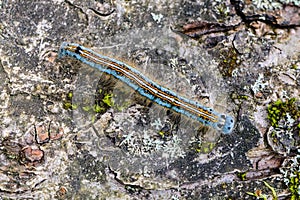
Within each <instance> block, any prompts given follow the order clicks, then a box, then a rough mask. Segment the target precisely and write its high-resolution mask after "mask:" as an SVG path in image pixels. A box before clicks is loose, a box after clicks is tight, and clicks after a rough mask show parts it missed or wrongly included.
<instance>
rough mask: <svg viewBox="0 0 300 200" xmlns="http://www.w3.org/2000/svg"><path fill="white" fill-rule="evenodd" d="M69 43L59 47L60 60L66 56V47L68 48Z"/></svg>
mask: <svg viewBox="0 0 300 200" xmlns="http://www.w3.org/2000/svg"><path fill="white" fill-rule="evenodd" d="M68 44H69V43H67V42H63V43H62V44H61V45H60V47H59V51H58V58H62V57H65V56H66V46H68Z"/></svg>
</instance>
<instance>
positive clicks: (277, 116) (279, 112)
mask: <svg viewBox="0 0 300 200" xmlns="http://www.w3.org/2000/svg"><path fill="white" fill-rule="evenodd" d="M295 102H296V98H291V99H289V100H287V101H285V102H283V101H281V100H277V101H276V102H274V103H272V104H270V105H269V106H268V108H267V111H268V119H269V120H270V123H271V125H272V126H273V127H275V128H276V127H278V122H279V120H281V119H284V118H285V117H286V116H287V113H289V115H290V116H291V117H292V118H293V119H298V118H299V117H300V110H299V108H298V106H297V105H296V103H295Z"/></svg>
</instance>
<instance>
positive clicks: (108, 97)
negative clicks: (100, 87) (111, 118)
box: [102, 94, 114, 107]
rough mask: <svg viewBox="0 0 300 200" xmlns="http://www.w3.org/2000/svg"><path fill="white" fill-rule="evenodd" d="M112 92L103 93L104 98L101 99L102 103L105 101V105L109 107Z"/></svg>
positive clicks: (111, 104)
mask: <svg viewBox="0 0 300 200" xmlns="http://www.w3.org/2000/svg"><path fill="white" fill-rule="evenodd" d="M112 97H113V94H105V95H104V98H103V99H102V101H103V103H105V104H106V105H108V106H109V107H112V106H113V103H114V102H113V99H112Z"/></svg>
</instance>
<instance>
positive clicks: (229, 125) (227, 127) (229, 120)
mask: <svg viewBox="0 0 300 200" xmlns="http://www.w3.org/2000/svg"><path fill="white" fill-rule="evenodd" d="M233 127H234V119H233V117H231V116H228V115H227V116H226V118H225V123H224V126H223V129H222V132H223V133H224V134H229V133H231V132H232V130H233Z"/></svg>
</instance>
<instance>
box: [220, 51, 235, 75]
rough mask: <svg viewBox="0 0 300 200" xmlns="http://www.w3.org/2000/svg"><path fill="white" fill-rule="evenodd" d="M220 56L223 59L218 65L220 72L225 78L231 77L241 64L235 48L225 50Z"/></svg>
mask: <svg viewBox="0 0 300 200" xmlns="http://www.w3.org/2000/svg"><path fill="white" fill-rule="evenodd" d="M220 54H221V55H220V57H221V59H222V60H221V62H220V63H219V65H218V67H219V69H220V72H221V73H222V75H223V76H228V77H231V76H232V72H233V70H235V69H236V68H237V67H239V66H240V64H241V62H240V58H239V55H238V53H237V52H236V51H235V49H234V48H229V49H226V50H223V51H222V52H221V53H220Z"/></svg>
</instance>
